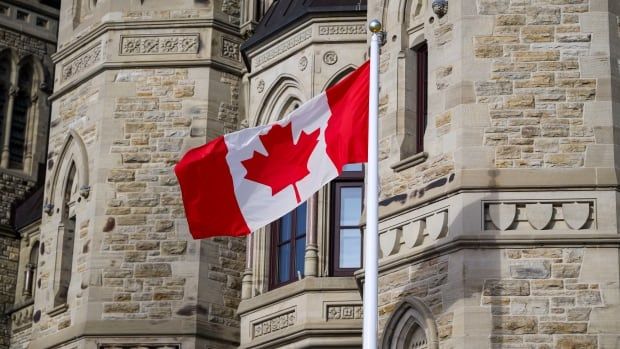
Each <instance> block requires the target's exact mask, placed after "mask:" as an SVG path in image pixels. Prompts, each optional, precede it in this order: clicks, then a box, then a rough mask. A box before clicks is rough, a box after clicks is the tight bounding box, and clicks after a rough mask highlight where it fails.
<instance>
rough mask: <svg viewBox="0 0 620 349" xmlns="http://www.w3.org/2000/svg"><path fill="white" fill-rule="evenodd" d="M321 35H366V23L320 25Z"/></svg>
mask: <svg viewBox="0 0 620 349" xmlns="http://www.w3.org/2000/svg"><path fill="white" fill-rule="evenodd" d="M319 35H366V25H364V24H334V25H321V26H319Z"/></svg>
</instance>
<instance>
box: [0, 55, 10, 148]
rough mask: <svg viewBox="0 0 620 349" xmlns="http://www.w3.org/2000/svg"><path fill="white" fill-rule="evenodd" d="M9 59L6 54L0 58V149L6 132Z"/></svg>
mask: <svg viewBox="0 0 620 349" xmlns="http://www.w3.org/2000/svg"><path fill="white" fill-rule="evenodd" d="M11 66H12V63H11V59H10V57H9V56H7V55H6V54H3V55H2V56H0V148H3V147H4V146H3V145H4V139H5V137H7V136H8V135H6V133H7V130H5V128H6V124H7V120H8V117H7V104H8V103H7V102H8V101H9V90H10V88H11Z"/></svg>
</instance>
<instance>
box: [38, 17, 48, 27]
mask: <svg viewBox="0 0 620 349" xmlns="http://www.w3.org/2000/svg"><path fill="white" fill-rule="evenodd" d="M47 23H48V21H47V19H45V18H43V17H37V22H36V24H37V27H43V28H47Z"/></svg>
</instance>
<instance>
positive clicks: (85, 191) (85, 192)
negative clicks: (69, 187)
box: [80, 185, 90, 199]
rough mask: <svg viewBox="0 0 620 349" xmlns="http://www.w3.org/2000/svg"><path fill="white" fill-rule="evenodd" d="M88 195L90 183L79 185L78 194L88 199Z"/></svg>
mask: <svg viewBox="0 0 620 349" xmlns="http://www.w3.org/2000/svg"><path fill="white" fill-rule="evenodd" d="M88 195H90V185H83V186H81V187H80V196H82V197H83V198H84V199H88Z"/></svg>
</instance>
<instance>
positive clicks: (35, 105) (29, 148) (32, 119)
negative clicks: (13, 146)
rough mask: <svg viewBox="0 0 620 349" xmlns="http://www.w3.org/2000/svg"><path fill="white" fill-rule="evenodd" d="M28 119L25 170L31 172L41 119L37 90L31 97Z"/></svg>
mask: <svg viewBox="0 0 620 349" xmlns="http://www.w3.org/2000/svg"><path fill="white" fill-rule="evenodd" d="M27 117H28V119H27V120H26V139H25V144H24V148H25V151H24V172H26V173H31V170H32V153H33V151H34V143H35V142H34V139H35V137H36V126H37V121H38V120H39V93H38V92H35V93H34V94H33V95H32V97H31V98H30V108H28V116H27Z"/></svg>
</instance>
